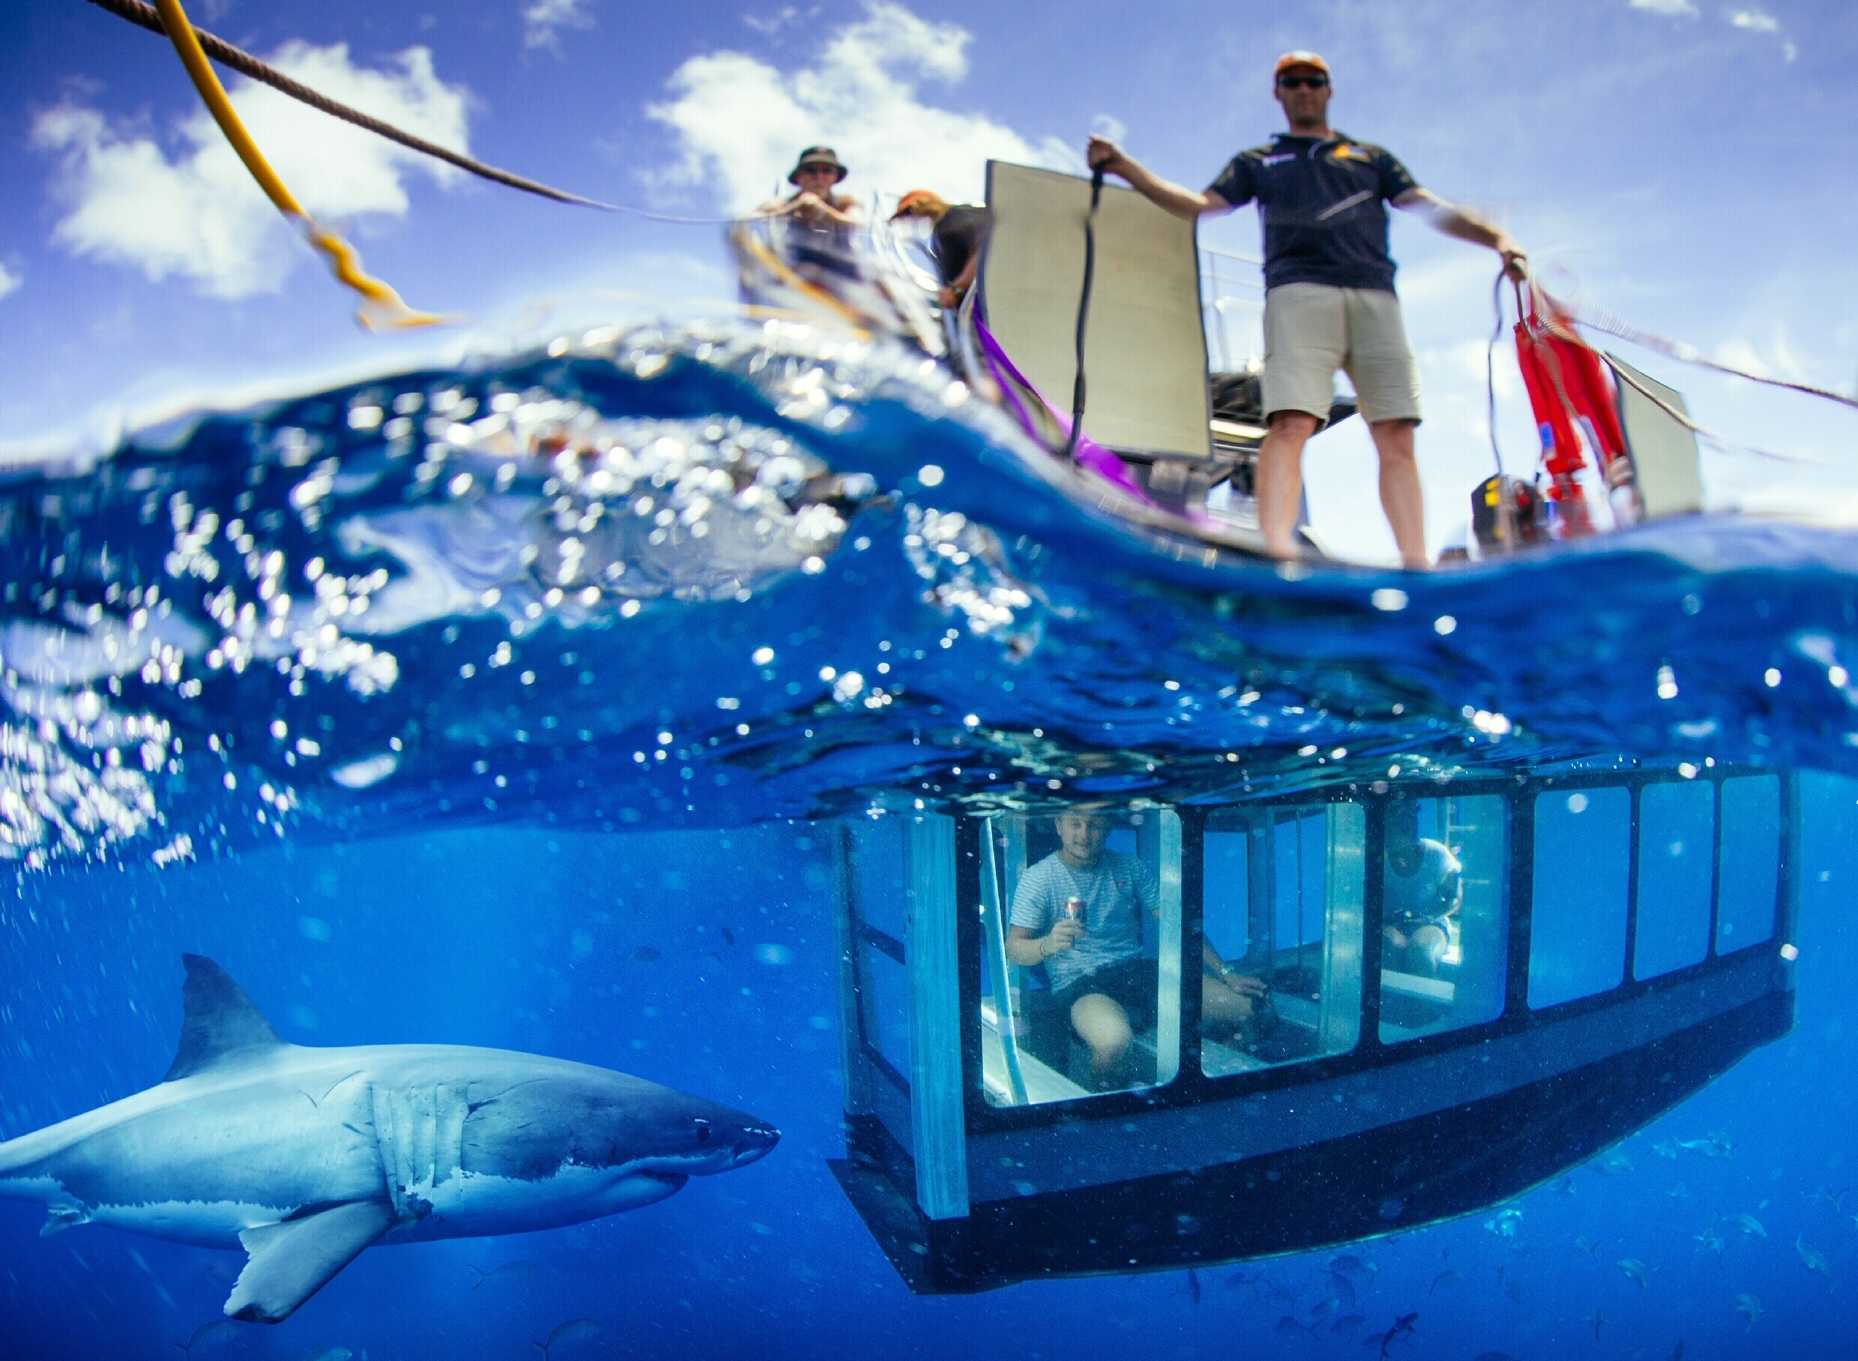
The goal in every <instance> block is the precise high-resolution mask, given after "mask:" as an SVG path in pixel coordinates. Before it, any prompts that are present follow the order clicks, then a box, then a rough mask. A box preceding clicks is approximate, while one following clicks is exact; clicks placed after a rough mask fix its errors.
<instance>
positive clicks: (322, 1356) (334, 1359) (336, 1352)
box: [303, 1347, 355, 1361]
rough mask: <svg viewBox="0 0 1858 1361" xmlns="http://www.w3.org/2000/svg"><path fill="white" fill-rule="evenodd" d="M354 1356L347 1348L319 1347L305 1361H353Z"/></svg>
mask: <svg viewBox="0 0 1858 1361" xmlns="http://www.w3.org/2000/svg"><path fill="white" fill-rule="evenodd" d="M354 1355H355V1353H353V1352H351V1351H350V1350H349V1349H348V1348H347V1347H318V1348H317V1349H316V1350H315V1351H313V1352H311V1353H310V1354H309V1355H308V1356H306V1357H304V1358H303V1361H352V1358H353V1357H354Z"/></svg>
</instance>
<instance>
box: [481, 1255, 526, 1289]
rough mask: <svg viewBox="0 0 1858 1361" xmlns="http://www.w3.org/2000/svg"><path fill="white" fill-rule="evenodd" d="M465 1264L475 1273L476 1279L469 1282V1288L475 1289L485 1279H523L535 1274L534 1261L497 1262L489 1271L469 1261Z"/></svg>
mask: <svg viewBox="0 0 1858 1361" xmlns="http://www.w3.org/2000/svg"><path fill="white" fill-rule="evenodd" d="M465 1265H466V1266H468V1267H471V1270H473V1271H475V1272H476V1273H477V1279H476V1280H475V1281H473V1282H472V1283H471V1288H472V1289H473V1290H476V1289H477V1288H478V1287H479V1286H480V1285H482V1284H483V1283H484V1282H485V1281H523V1280H527V1279H528V1278H529V1277H531V1276H533V1275H535V1263H534V1262H521V1261H518V1262H499V1263H498V1264H497V1265H496V1266H493V1267H492V1268H491V1269H490V1270H489V1271H486V1270H484V1268H483V1267H480V1266H471V1263H469V1262H466V1263H465Z"/></svg>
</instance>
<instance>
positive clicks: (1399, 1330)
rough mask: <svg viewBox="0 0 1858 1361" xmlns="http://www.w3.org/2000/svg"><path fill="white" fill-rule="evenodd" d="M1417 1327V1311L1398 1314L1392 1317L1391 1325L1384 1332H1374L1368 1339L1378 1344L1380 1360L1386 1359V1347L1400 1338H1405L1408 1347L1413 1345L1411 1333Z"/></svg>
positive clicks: (1384, 1360) (1385, 1360)
mask: <svg viewBox="0 0 1858 1361" xmlns="http://www.w3.org/2000/svg"><path fill="white" fill-rule="evenodd" d="M1418 1327H1419V1314H1418V1313H1417V1312H1415V1313H1411V1314H1400V1315H1398V1316H1397V1317H1396V1318H1395V1319H1394V1321H1393V1327H1391V1328H1389V1329H1388V1330H1387V1331H1386V1332H1384V1333H1377V1334H1375V1336H1373V1337H1371V1338H1369V1339H1368V1341H1369V1342H1371V1343H1378V1344H1379V1345H1380V1349H1381V1361H1387V1349H1388V1348H1390V1347H1392V1346H1393V1344H1394V1343H1396V1342H1398V1341H1399V1340H1400V1339H1401V1338H1405V1339H1406V1343H1407V1345H1408V1346H1409V1347H1410V1346H1412V1345H1413V1333H1414V1330H1415V1329H1417V1328H1418Z"/></svg>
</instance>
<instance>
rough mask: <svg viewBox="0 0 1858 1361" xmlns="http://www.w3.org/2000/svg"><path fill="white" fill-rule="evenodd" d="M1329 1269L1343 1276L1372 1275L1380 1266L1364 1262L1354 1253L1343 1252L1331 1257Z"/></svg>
mask: <svg viewBox="0 0 1858 1361" xmlns="http://www.w3.org/2000/svg"><path fill="white" fill-rule="evenodd" d="M1329 1270H1331V1271H1333V1272H1335V1273H1337V1274H1338V1275H1342V1276H1372V1275H1373V1274H1374V1273H1375V1272H1377V1271H1379V1270H1380V1268H1379V1267H1377V1266H1375V1265H1374V1263H1372V1262H1364V1261H1362V1260H1361V1258H1359V1257H1357V1256H1355V1255H1354V1254H1353V1253H1348V1252H1345V1253H1342V1254H1341V1255H1340V1256H1338V1257H1331V1258H1330V1259H1329Z"/></svg>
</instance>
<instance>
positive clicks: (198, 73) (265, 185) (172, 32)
mask: <svg viewBox="0 0 1858 1361" xmlns="http://www.w3.org/2000/svg"><path fill="white" fill-rule="evenodd" d="M155 2H156V4H157V5H158V6H159V7H160V13H161V18H162V21H163V25H164V29H165V31H166V33H167V35H168V37H169V39H170V40H171V41H172V42H173V43H174V50H175V51H176V52H177V53H179V54H180V58H181V65H183V66H185V67H186V68H187V74H188V75H189V76H190V77H191V78H192V80H193V83H194V88H195V89H196V90H198V91H199V92H200V99H201V101H202V102H203V103H205V105H206V107H207V111H208V112H209V113H211V114H212V115H213V121H214V122H216V123H218V124H219V130H220V131H221V132H223V133H224V134H225V135H226V140H227V141H228V142H230V143H231V144H232V149H233V150H234V151H236V152H237V153H238V155H239V159H240V160H241V161H243V162H245V168H246V169H247V170H249V171H250V172H251V175H252V178H253V179H254V180H256V181H258V187H259V188H260V189H263V190H264V192H265V196H266V197H267V198H269V199H270V200H271V202H272V203H273V204H275V205H276V207H277V210H278V211H279V212H280V213H282V214H283V215H284V216H285V217H286V218H288V219H290V221H291V222H292V223H293V224H294V225H295V226H296V227H297V228H298V229H299V230H300V231H301V232H302V233H303V235H304V239H305V240H307V241H308V242H309V243H310V245H311V246H313V247H315V249H316V250H318V251H320V252H321V253H322V255H323V257H324V258H325V259H327V260H328V262H329V268H330V269H331V270H332V271H333V272H334V274H335V276H336V278H337V279H339V280H341V282H342V283H344V284H346V285H347V286H348V287H349V288H352V289H353V290H354V291H355V292H357V293H359V294H360V295H361V298H362V303H361V307H360V309H359V310H358V311H357V312H356V314H355V317H356V320H357V321H359V322H360V323H361V324H362V325H363V326H365V327H367V328H368V329H369V330H374V329H376V328H377V327H379V326H387V327H391V328H395V329H399V328H409V327H415V326H439V325H443V324H444V323H445V318H443V317H437V316H434V315H432V314H431V313H429V312H419V311H415V310H414V309H413V308H411V307H408V306H407V305H406V303H404V302H403V301H401V299H400V295H399V294H398V293H396V292H394V291H393V289H392V288H390V287H388V286H387V285H386V284H384V283H382V282H381V281H380V280H379V279H376V278H373V277H372V276H370V275H369V274H367V273H365V272H363V270H362V268H361V257H360V256H359V255H357V254H356V253H355V248H354V247H353V246H351V245H349V244H348V242H346V241H344V240H343V239H342V238H341V237H340V236H339V235H337V234H336V233H335V232H333V231H331V230H329V229H328V228H327V227H323V226H321V225H319V224H318V223H317V222H316V220H315V219H314V218H312V217H311V216H310V215H309V214H308V213H307V212H305V211H304V210H303V205H302V204H300V203H298V202H297V199H296V195H294V194H292V193H291V192H290V190H289V188H287V187H286V186H285V184H284V181H283V180H281V179H279V178H278V174H277V172H276V171H275V170H273V169H272V168H271V166H270V163H269V162H267V161H266V160H265V158H264V153H263V152H261V151H259V149H258V144H257V143H256V142H254V141H253V140H252V135H251V133H249V132H247V131H246V130H245V124H243V123H241V122H240V121H239V115H238V113H237V111H235V110H234V109H233V107H232V101H231V100H230V99H228V98H227V97H226V90H225V87H224V86H222V85H221V84H220V83H219V77H218V76H216V75H214V74H213V67H212V65H211V64H210V63H209V62H208V61H207V59H206V53H205V52H204V51H202V50H201V47H200V40H199V38H198V37H197V36H195V34H194V28H193V25H192V24H191V23H189V22H188V21H187V14H186V12H185V11H184V10H182V8H181V0H155Z"/></svg>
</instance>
